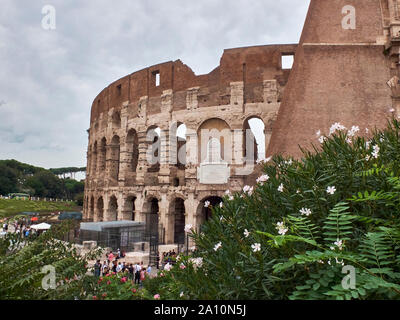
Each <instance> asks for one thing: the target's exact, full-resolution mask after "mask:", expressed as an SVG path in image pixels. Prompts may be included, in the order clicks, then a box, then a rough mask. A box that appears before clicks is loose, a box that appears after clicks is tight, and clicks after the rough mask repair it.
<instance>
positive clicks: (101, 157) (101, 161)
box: [97, 137, 107, 173]
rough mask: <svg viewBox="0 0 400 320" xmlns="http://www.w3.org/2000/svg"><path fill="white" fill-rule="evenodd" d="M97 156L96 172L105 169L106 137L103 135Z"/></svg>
mask: <svg viewBox="0 0 400 320" xmlns="http://www.w3.org/2000/svg"><path fill="white" fill-rule="evenodd" d="M98 148H99V152H98V154H97V156H98V163H99V165H98V170H97V172H99V173H103V172H105V171H106V159H107V139H106V138H105V137H104V138H103V139H101V141H100V144H99V147H98Z"/></svg>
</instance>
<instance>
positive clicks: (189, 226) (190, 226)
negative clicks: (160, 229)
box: [185, 224, 193, 233]
mask: <svg viewBox="0 0 400 320" xmlns="http://www.w3.org/2000/svg"><path fill="white" fill-rule="evenodd" d="M192 228H193V226H192V225H191V224H187V225H186V226H185V232H186V233H189V232H190V231H191V230H192Z"/></svg>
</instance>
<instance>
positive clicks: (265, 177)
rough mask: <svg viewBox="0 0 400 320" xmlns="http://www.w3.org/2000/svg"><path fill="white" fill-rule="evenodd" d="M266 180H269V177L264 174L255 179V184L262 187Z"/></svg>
mask: <svg viewBox="0 0 400 320" xmlns="http://www.w3.org/2000/svg"><path fill="white" fill-rule="evenodd" d="M268 180H269V175H267V174H264V175H262V176H261V177H259V178H257V183H260V184H261V185H262V184H263V183H264V182H267V181H268Z"/></svg>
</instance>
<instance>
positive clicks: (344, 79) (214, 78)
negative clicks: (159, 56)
mask: <svg viewBox="0 0 400 320" xmlns="http://www.w3.org/2000/svg"><path fill="white" fill-rule="evenodd" d="M350 2H351V3H349V1H347V0H333V1H322V0H311V4H310V8H309V12H308V15H307V18H306V22H305V25H304V29H303V33H302V36H301V39H300V44H299V45H271V46H255V47H248V48H237V49H229V50H225V52H224V54H223V56H222V58H221V62H220V66H219V67H217V68H216V69H215V70H213V71H212V72H211V73H209V74H207V75H200V76H196V75H195V74H194V73H193V72H192V70H191V69H190V68H189V67H187V66H186V65H184V64H183V63H182V62H181V61H179V60H178V61H175V62H167V63H164V64H160V65H156V66H152V67H150V68H146V69H143V70H140V71H138V72H135V73H133V74H131V75H129V76H126V77H124V78H122V79H120V80H118V81H116V82H114V83H113V84H111V85H110V86H109V87H107V88H106V89H104V90H103V91H102V92H101V93H100V94H99V95H98V96H97V97H96V99H95V100H94V102H93V106H92V111H91V112H92V113H91V124H90V130H89V147H88V165H87V168H88V171H87V179H86V188H85V206H84V215H85V218H88V219H93V220H95V221H98V220H105V221H109V220H116V219H118V220H122V219H129V220H131V219H134V220H137V221H145V220H146V215H147V214H148V213H149V212H158V214H159V222H160V224H161V225H162V227H163V228H164V230H165V242H166V243H174V242H175V240H176V234H177V233H183V229H182V228H183V225H184V224H192V225H193V226H194V227H195V228H198V227H199V226H200V225H201V224H202V222H203V221H204V220H205V219H207V217H208V215H209V214H210V212H209V210H208V209H207V208H204V202H205V201H206V200H207V201H210V202H211V204H213V205H215V204H218V202H219V201H220V200H219V199H220V198H221V197H222V196H223V195H224V192H225V190H227V189H229V190H231V191H232V192H234V191H239V190H241V189H242V188H243V186H244V185H250V184H252V183H254V181H255V176H257V175H258V172H257V170H256V171H252V170H251V171H248V170H247V171H246V170H244V168H246V166H245V164H243V160H244V159H247V158H248V157H249V155H250V154H251V151H250V149H248V146H247V145H246V144H245V143H244V139H243V136H244V131H245V130H246V129H248V128H249V124H248V119H250V118H251V117H257V118H259V119H261V120H262V121H263V123H264V125H265V132H264V133H265V145H266V148H267V156H269V155H273V154H286V155H291V156H294V157H298V156H300V155H301V153H300V150H299V148H298V146H299V145H302V146H303V147H306V148H307V147H310V146H311V144H318V140H317V139H316V136H315V133H316V132H317V131H318V130H322V131H323V132H326V131H328V130H329V127H330V126H331V125H332V124H333V123H334V122H341V123H342V124H344V125H345V126H347V127H351V126H352V125H358V126H359V127H360V128H361V129H362V130H363V129H364V128H369V129H373V128H374V127H378V128H379V127H383V126H385V125H386V121H387V118H388V117H390V116H393V115H394V116H399V115H400V80H399V79H400V75H399V55H400V1H398V0H352V1H350ZM294 54H295V59H294V65H293V68H292V69H291V70H289V69H282V57H283V56H285V55H294ZM158 77H159V79H160V80H159V83H158ZM281 101H282V103H281ZM396 113H397V114H396ZM275 119H277V120H276V121H275ZM182 123H183V124H185V125H186V127H187V132H186V141H185V142H183V141H177V138H176V132H175V131H176V130H174V129H176V128H177V126H178V125H180V124H182ZM156 127H159V128H160V129H161V135H160V137H158V138H157V137H155V136H153V137H152V138H150V140H149V139H147V138H146V137H147V134H148V133H149V131H151V129H154V128H156ZM171 128H173V129H172V130H171ZM202 129H208V130H211V129H218V130H225V131H228V132H230V137H229V142H228V141H225V140H224V141H223V143H224V144H225V146H226V145H230V146H231V147H230V149H229V148H228V149H227V150H226V149H224V151H223V152H221V153H219V151H218V150H217V149H218V146H219V143H220V142H221V141H222V140H221V139H220V142H215V140H214V141H213V143H210V144H209V143H208V142H209V141H208V140H206V141H205V142H204V141H203V142H202V140H201V139H200V131H201V130H202ZM157 139H158V143H159V145H160V146H161V148H160V151H159V153H157V156H159V157H160V160H161V161H160V162H159V163H156V164H152V165H151V164H149V163H148V161H147V155H148V154H149V150H150V151H151V148H150V149H149V147H150V146H151V145H152V143H153V142H154V141H157ZM183 144H185V149H182V150H184V151H183V152H184V153H185V155H186V163H185V164H184V165H183V164H179V163H178V164H171V162H170V161H169V159H171V158H175V157H176V155H177V154H178V152H179V151H178V150H180V149H179V147H181V146H182V145H183ZM210 146H211V147H210ZM221 146H222V144H221ZM154 154H155V153H154ZM222 154H223V156H222V157H221V161H220V162H219V163H218V166H217V165H215V164H213V161H214V160H213V161H211V162H210V160H209V159H213V158H219V157H220V155H222ZM227 158H229V159H230V160H232V161H226V160H227ZM209 167H211V168H214V171H212V170H210V169H209ZM215 168H219V169H218V170H215ZM226 172H229V173H230V174H225V173H226ZM213 176H214V177H213ZM213 178H214V179H215V181H217V183H210V181H211V180H212V179H213ZM133 212H134V215H133ZM177 222H179V223H177ZM178 229H179V230H178Z"/></svg>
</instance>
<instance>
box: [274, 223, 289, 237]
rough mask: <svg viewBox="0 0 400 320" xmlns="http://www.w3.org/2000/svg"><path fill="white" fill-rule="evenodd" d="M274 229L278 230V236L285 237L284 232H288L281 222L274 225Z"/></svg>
mask: <svg viewBox="0 0 400 320" xmlns="http://www.w3.org/2000/svg"><path fill="white" fill-rule="evenodd" d="M276 229H277V230H278V233H279V234H280V235H285V233H286V232H288V229H287V228H286V227H285V225H284V224H283V222H278V223H277V224H276Z"/></svg>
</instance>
